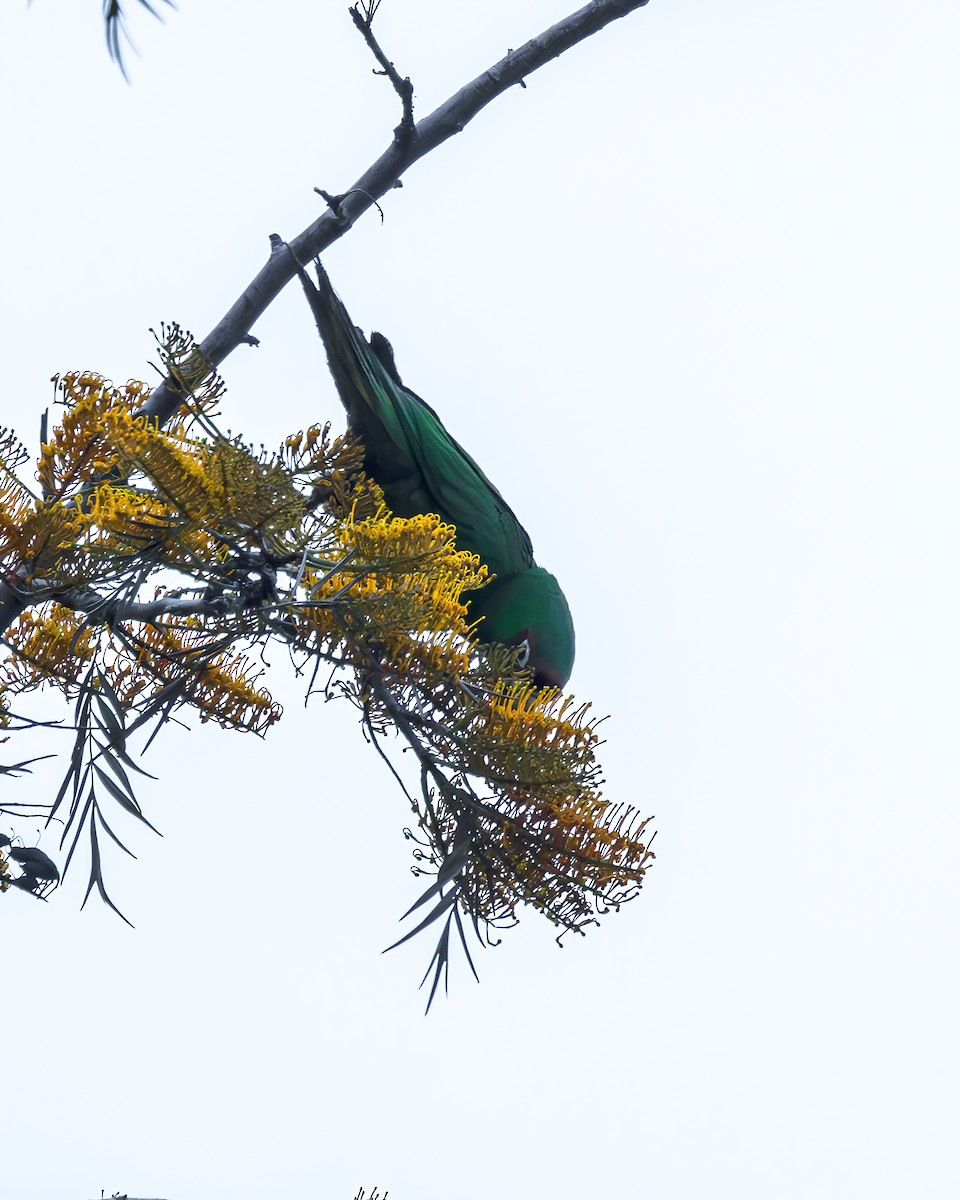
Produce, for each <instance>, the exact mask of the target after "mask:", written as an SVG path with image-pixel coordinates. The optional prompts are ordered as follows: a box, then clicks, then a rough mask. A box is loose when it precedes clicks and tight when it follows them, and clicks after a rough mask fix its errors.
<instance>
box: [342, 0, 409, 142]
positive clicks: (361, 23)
mask: <svg viewBox="0 0 960 1200" xmlns="http://www.w3.org/2000/svg"><path fill="white" fill-rule="evenodd" d="M379 7H380V0H365V2H362V3H359V4H355V5H354V6H353V7H352V8H351V9H350V16H351V17H352V18H353V23H354V25H356V27H357V29H359V30H360V33H361V34H362V35H363V40H364V41H365V42H366V43H367V45H368V46H369V47H370V50H371V52H372V53H373V56H374V58H375V59H376V60H377V62H378V63H379V64H380V66H381V68H382V70H380V71H374V75H386V77H387V78H388V79H389V80H390V82H391V83H392V84H393V90H394V91H395V92H396V93H397V95H398V96H399V97H400V103H401V104H402V105H403V116H402V117H401V119H400V124H399V125H398V126H397V127H396V129H395V130H394V131H393V140H394V144H395V145H396V146H397V147H399V149H401V150H404V149H406V147H407V146H408V145H409V144H410V142H411V141H412V140H413V134H414V129H415V126H414V123H413V84H412V83H411V82H410V77H409V75H408V76H407V77H406V79H401V78H400V73H399V72H398V71H397V69H396V67H395V66H394V65H393V63H392V62H391V61H390V60H389V59H388V58H387V56H386V54H384V52H383V50H382V49H381V47H380V43H379V42H378V41H377V39H376V38H375V37H374V35H373V18H374V17H375V16H376V15H377V9H378V8H379Z"/></svg>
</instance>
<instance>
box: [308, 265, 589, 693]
mask: <svg viewBox="0 0 960 1200" xmlns="http://www.w3.org/2000/svg"><path fill="white" fill-rule="evenodd" d="M315 265H316V268H317V276H318V280H319V288H318V287H316V286H314V284H313V281H312V280H311V279H310V278H309V277H308V276H307V274H306V272H301V279H302V280H303V283H304V289H305V290H306V293H307V298H308V300H309V301H310V307H311V308H312V310H313V314H314V317H315V318H316V321H317V328H318V329H319V331H320V337H321V338H322V339H323V344H324V346H325V348H326V351H327V360H328V362H329V363H330V370H331V372H332V373H333V378H334V381H335V383H336V385H337V391H338V392H339V393H340V399H341V400H342V401H343V406H344V408H345V409H346V410H347V418H348V422H349V426H350V428H351V430H352V431H353V432H354V433H356V435H357V436H358V437H359V438H360V440H361V441H362V442H363V445H364V450H365V455H364V467H365V469H366V471H367V473H368V474H369V475H370V476H371V477H372V478H373V479H375V480H376V481H377V483H378V484H379V485H380V487H381V488H383V493H384V496H385V497H386V501H387V504H388V505H389V506H390V508H391V509H392V510H393V512H394V513H395V514H396V515H397V516H399V517H412V516H415V515H416V514H418V513H436V514H437V515H438V516H439V517H440V518H441V519H442V520H444V521H446V522H448V523H449V524H451V525H455V526H456V529H457V547H458V548H459V549H460V550H469V551H470V552H471V553H472V554H477V555H479V557H480V561H481V562H483V563H486V565H487V567H489V569H490V571H491V572H492V573H493V574H494V575H495V576H496V578H495V579H494V580H493V582H492V583H490V584H488V585H487V586H486V587H484V588H482V589H480V590H479V591H475V592H471V593H469V594H468V596H467V597H466V598H467V599H468V600H469V605H470V616H471V619H472V620H476V619H477V618H480V617H482V618H483V621H482V624H481V625H480V627H479V630H478V635H479V639H480V640H481V641H484V642H502V643H503V644H505V645H508V646H521V645H525V655H524V657H523V658H522V659H521V661H524V662H525V664H526V665H528V666H530V667H532V668H533V672H534V682H535V683H536V685H537V686H538V687H558V688H561V687H563V686H564V685H565V684H566V682H567V680H568V679H569V678H570V672H571V671H572V669H573V656H574V633H573V620H572V618H571V616H570V609H569V607H568V606H567V601H566V598H565V597H564V594H563V592H562V591H561V590H560V585H559V584H558V583H557V581H556V579H555V578H554V577H553V576H552V575H551V574H550V573H549V572H548V571H545V570H544V569H543V568H542V567H538V566H537V564H536V563H535V562H534V559H533V547H532V545H531V543H530V538H529V536H528V534H527V531H526V530H525V529H524V528H523V526H522V525H521V524H520V522H519V521H518V520H517V518H516V516H515V515H514V513H513V510H512V509H511V508H510V506H509V505H508V504H507V502H506V501H505V500H504V498H503V497H502V496H501V495H500V493H499V492H498V491H497V489H496V488H495V487H494V486H493V484H492V483H491V482H490V480H489V479H488V478H487V477H486V475H484V473H483V471H481V470H480V468H479V467H478V466H477V464H476V463H475V462H474V461H473V459H472V458H471V457H470V455H469V454H468V453H467V452H466V450H464V449H463V447H462V446H460V445H459V444H458V443H457V442H456V441H455V440H454V439H453V438H452V437H451V436H450V434H449V433H448V432H447V431H446V429H445V428H444V426H443V423H442V422H441V420H440V418H439V417H438V416H437V414H436V413H435V412H434V411H433V409H432V408H431V407H430V405H429V404H427V403H426V402H425V401H423V400H421V399H420V397H419V396H416V395H414V393H413V392H411V391H410V389H409V388H406V387H404V385H403V383H402V382H401V380H400V376H399V374H398V373H397V368H396V365H395V363H394V360H393V349H392V347H391V346H390V343H389V342H388V341H387V339H386V338H385V337H384V336H383V335H382V334H379V333H374V334H372V335H371V337H370V340H369V342H368V341H367V340H366V338H365V337H364V336H363V333H362V332H361V330H359V329H358V328H357V327H356V326H355V325H354V324H353V322H352V321H351V320H350V317H349V315H348V313H347V310H346V309H345V308H344V306H343V303H342V302H341V300H340V298H339V297H338V296H337V294H336V292H334V290H333V288H332V286H331V284H330V280H329V279H328V278H327V274H326V272H325V271H324V269H323V267H322V266H321V265H320V263H319V262H317V263H316V264H315Z"/></svg>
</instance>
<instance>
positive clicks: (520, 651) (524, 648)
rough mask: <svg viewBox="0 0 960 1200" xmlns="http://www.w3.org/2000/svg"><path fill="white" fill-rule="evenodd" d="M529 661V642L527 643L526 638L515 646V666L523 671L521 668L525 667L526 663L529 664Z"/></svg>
mask: <svg viewBox="0 0 960 1200" xmlns="http://www.w3.org/2000/svg"><path fill="white" fill-rule="evenodd" d="M529 661H530V643H529V641H527V639H526V638H524V639H523V641H522V642H520V643H519V644H518V645H517V666H518V667H519V668H520V669H521V670H523V668H524V667H525V666H526V665H527V663H529Z"/></svg>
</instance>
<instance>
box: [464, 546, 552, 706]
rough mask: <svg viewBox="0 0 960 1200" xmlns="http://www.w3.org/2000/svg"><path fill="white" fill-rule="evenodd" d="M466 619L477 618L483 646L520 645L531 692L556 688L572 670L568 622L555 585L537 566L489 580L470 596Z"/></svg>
mask: <svg viewBox="0 0 960 1200" xmlns="http://www.w3.org/2000/svg"><path fill="white" fill-rule="evenodd" d="M470 616H471V618H472V619H474V620H476V618H478V617H482V618H483V622H482V624H481V625H480V626H479V627H478V629H477V634H478V636H479V638H480V640H481V641H484V642H502V643H503V644H504V645H506V646H520V645H525V653H524V656H523V662H524V665H525V666H529V667H532V668H533V680H534V683H535V684H536V686H537V687H556V688H562V687H564V685H565V684H566V682H567V680H568V679H569V678H570V673H571V671H572V670H573V656H574V650H575V641H574V633H573V618H572V617H571V616H570V609H569V606H568V605H567V599H566V597H565V596H564V594H563V592H562V591H561V590H560V585H559V583H557V581H556V579H555V578H554V577H553V576H552V575H551V574H550V572H549V571H544V570H543V568H542V567H528V568H527V570H526V571H521V572H519V574H517V575H509V576H507V577H506V578H505V579H504V578H497V579H494V581H493V583H491V584H488V585H487V586H486V587H485V588H482V589H481V590H480V591H478V592H472V593H471V594H470Z"/></svg>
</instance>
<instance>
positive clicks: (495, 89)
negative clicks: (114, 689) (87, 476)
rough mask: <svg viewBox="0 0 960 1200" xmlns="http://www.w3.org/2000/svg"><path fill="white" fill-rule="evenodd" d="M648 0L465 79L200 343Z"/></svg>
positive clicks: (226, 338)
mask: <svg viewBox="0 0 960 1200" xmlns="http://www.w3.org/2000/svg"><path fill="white" fill-rule="evenodd" d="M647 2H648V0H593V2H592V3H591V4H588V5H586V7H584V8H581V9H580V10H579V11H578V12H575V13H572V14H571V15H570V16H569V17H565V18H564V19H563V20H562V21H558V22H557V24H556V25H552V26H551V27H550V28H549V29H547V30H545V31H544V32H543V33H541V34H539V35H538V36H537V37H534V38H531V39H530V41H528V42H527V43H526V44H525V45H523V46H521V47H520V49H519V50H510V51H508V53H507V55H506V57H505V58H502V59H500V61H499V62H498V63H494V65H493V66H492V67H490V68H489V69H488V70H486V71H484V72H483V74H482V75H478V76H477V78H476V79H474V80H472V81H471V82H470V83H468V84H467V85H466V86H465V87H462V88H461V89H460V91H458V92H457V93H456V94H455V95H453V96H451V97H450V99H449V100H447V101H446V102H445V103H444V104H441V105H440V107H439V108H438V109H437V110H436V111H435V112H433V113H431V114H430V116H428V117H424V119H423V120H422V121H419V122H417V123H416V124H415V125H414V127H413V129H412V131H411V136H410V138H409V141H408V142H407V143H406V145H405V146H403V147H401V146H399V145H398V144H397V142H396V141H393V142H391V144H390V146H389V147H388V149H387V150H386V151H385V152H384V153H383V154H382V155H381V156H380V157H379V158H378V159H377V161H376V162H375V163H373V165H372V166H370V167H369V168H368V169H367V171H365V172H364V174H363V175H361V176H360V178H359V179H358V180H357V181H356V183H354V184H353V186H352V187H350V188H348V189H347V191H346V192H345V193H344V194H343V198H342V200H341V202H340V203H339V204H338V206H337V212H336V213H334V211H333V210H332V209H328V210H327V211H326V212H324V213H323V214H322V215H321V216H320V217H318V219H317V220H316V221H314V222H313V224H312V225H310V226H308V228H307V229H305V230H304V231H303V232H302V233H300V234H298V235H297V237H295V238H293V239H292V240H291V241H290V242H289V244H288V247H287V248H286V249H285V251H283V252H280V253H272V254H271V256H270V258H269V259H268V260H267V262H266V264H265V265H264V267H263V268H262V269H261V270H260V272H259V273H258V274H257V275H256V277H255V278H254V279H253V280H252V281H251V283H250V284H249V285H248V287H247V288H246V289H245V290H244V292H243V294H242V295H241V296H240V297H239V299H238V300H237V301H236V302H235V303H234V305H233V306H232V307H231V309H230V311H229V312H228V313H227V314H226V316H224V318H223V319H222V320H221V321H220V323H219V324H218V325H217V326H216V328H215V329H214V330H213V331H212V332H211V333H209V334H208V335H207V337H206V338H204V339H203V341H202V342H201V343H200V349H201V350H202V351H203V353H204V355H206V357H207V358H208V359H209V361H210V362H211V363H212V364H213V365H214V366H219V364H220V363H222V362H223V360H224V359H225V358H226V357H227V355H228V354H230V353H231V352H232V351H233V350H235V349H236V348H237V346H239V345H240V344H241V343H242V342H243V341H244V340H245V339H246V337H247V336H248V335H249V332H250V327H251V326H252V325H253V324H254V322H255V321H257V320H258V318H259V317H261V316H262V315H263V313H264V312H265V311H266V310H267V308H268V307H269V306H270V304H271V303H272V302H273V301H274V300H275V299H276V298H277V296H278V295H279V294H280V292H281V291H282V290H283V288H285V287H286V285H287V284H288V283H289V282H290V280H291V279H293V277H294V276H295V275H296V273H297V267H298V264H299V263H305V262H310V261H311V260H312V259H314V258H316V257H317V255H319V254H320V252H321V251H322V250H325V249H326V248H327V247H328V246H330V245H332V244H333V243H334V242H335V241H337V240H338V239H339V238H341V237H342V236H343V235H344V234H345V233H346V232H347V230H348V229H349V228H350V227H351V225H353V223H354V222H355V221H356V220H357V219H358V218H359V217H360V216H362V215H363V213H365V212H366V211H367V209H368V208H371V207H372V206H373V205H374V204H375V203H376V201H377V200H378V199H379V198H380V197H381V196H384V195H385V194H386V193H387V192H388V191H389V190H390V189H391V188H393V187H395V186H396V185H397V182H398V181H399V179H400V177H401V176H402V175H403V174H404V172H405V171H406V170H407V168H408V167H410V166H412V165H413V163H415V162H417V161H418V159H421V158H423V157H424V156H425V155H427V154H429V153H430V151H431V150H435V149H436V148H437V146H439V145H441V144H442V143H443V142H445V141H447V139H448V138H451V137H453V135H454V134H457V133H461V132H462V131H463V130H464V128H465V127H466V126H467V124H468V123H469V122H470V121H472V120H473V118H474V117H475V116H477V114H478V113H479V112H481V111H482V109H484V108H486V106H487V105H488V104H489V103H490V102H491V101H493V100H495V99H496V98H497V97H498V96H500V95H502V94H503V93H504V92H505V91H507V89H508V88H511V87H513V86H514V85H515V84H519V83H521V82H522V81H523V80H524V79H525V78H526V77H527V76H529V75H532V74H533V73H534V71H537V70H539V68H540V67H543V66H545V65H546V64H547V63H548V62H551V61H552V60H553V59H555V58H559V56H560V55H561V54H563V53H564V51H566V50H569V49H570V48H571V47H572V46H575V45H577V44H578V43H579V42H582V41H584V40H585V39H586V38H588V37H590V36H591V35H592V34H594V33H598V32H599V31H600V30H601V29H603V28H605V27H606V26H607V25H609V24H611V22H613V21H616V20H618V19H619V18H620V17H625V16H627V15H628V14H629V13H631V12H633V11H634V10H635V9H638V8H643V7H644V5H646V4H647ZM178 405H179V399H178V397H177V395H176V393H175V391H174V389H172V388H168V387H167V386H166V384H165V383H162V384H161V385H160V386H159V387H158V388H157V389H156V390H155V391H154V393H153V395H152V396H151V397H150V400H149V401H148V402H147V404H146V406H145V408H144V412H146V413H148V414H149V415H150V416H153V417H156V418H157V419H158V420H159V421H160V422H161V423H163V422H165V421H167V420H169V418H170V417H171V415H172V414H173V413H174V412H176V410H177V406H178ZM0 601H2V597H0Z"/></svg>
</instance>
